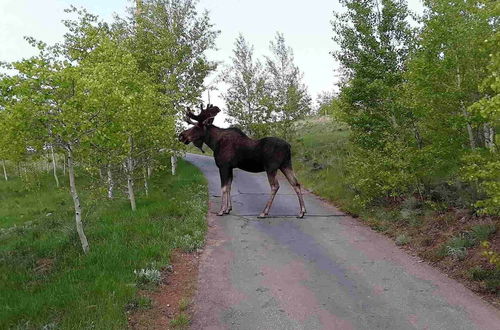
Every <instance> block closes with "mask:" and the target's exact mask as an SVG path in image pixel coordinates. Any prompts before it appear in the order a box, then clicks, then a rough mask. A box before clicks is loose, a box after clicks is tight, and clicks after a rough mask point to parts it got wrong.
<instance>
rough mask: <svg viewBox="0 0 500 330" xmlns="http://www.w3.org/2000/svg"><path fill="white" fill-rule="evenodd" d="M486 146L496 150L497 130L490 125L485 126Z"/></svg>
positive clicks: (485, 124)
mask: <svg viewBox="0 0 500 330" xmlns="http://www.w3.org/2000/svg"><path fill="white" fill-rule="evenodd" d="M483 136H484V146H485V147H486V148H488V149H490V150H493V149H494V148H495V129H494V128H493V127H492V126H491V125H490V124H488V123H484V125H483Z"/></svg>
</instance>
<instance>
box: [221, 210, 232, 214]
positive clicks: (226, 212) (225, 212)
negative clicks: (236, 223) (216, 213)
mask: <svg viewBox="0 0 500 330" xmlns="http://www.w3.org/2000/svg"><path fill="white" fill-rule="evenodd" d="M229 212H231V210H227V211H224V212H222V213H224V214H229Z"/></svg>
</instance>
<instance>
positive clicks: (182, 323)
mask: <svg viewBox="0 0 500 330" xmlns="http://www.w3.org/2000/svg"><path fill="white" fill-rule="evenodd" d="M190 322H191V320H190V319H189V315H187V314H186V313H180V314H179V315H177V316H176V317H175V318H173V319H172V320H171V321H170V325H171V326H173V327H175V328H181V329H184V328H187V326H188V325H189V323H190Z"/></svg>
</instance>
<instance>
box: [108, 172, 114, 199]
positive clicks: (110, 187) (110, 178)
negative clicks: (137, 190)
mask: <svg viewBox="0 0 500 330" xmlns="http://www.w3.org/2000/svg"><path fill="white" fill-rule="evenodd" d="M114 186H115V183H114V182H113V173H112V172H111V165H109V164H108V198H109V199H113V188H114Z"/></svg>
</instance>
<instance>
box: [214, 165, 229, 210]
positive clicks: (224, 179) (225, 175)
mask: <svg viewBox="0 0 500 330" xmlns="http://www.w3.org/2000/svg"><path fill="white" fill-rule="evenodd" d="M229 173H230V169H228V168H219V174H220V185H221V192H222V193H221V204H220V210H219V212H218V213H217V215H224V214H227V213H228V212H227V208H228V202H227V201H228V196H227V195H228V194H227V183H228V181H229Z"/></svg>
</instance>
